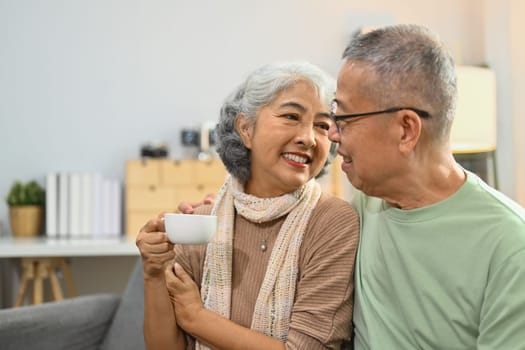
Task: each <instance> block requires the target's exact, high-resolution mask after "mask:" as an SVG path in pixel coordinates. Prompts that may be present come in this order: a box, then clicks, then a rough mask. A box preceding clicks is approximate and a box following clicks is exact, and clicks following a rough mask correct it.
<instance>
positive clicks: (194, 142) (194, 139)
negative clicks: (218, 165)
mask: <svg viewBox="0 0 525 350" xmlns="http://www.w3.org/2000/svg"><path fill="white" fill-rule="evenodd" d="M216 125H217V122H214V121H207V122H204V123H202V125H201V127H200V130H194V129H182V131H181V141H182V145H183V146H189V147H193V146H196V147H198V154H197V159H199V160H210V159H212V158H214V157H216V153H215V149H214V146H215V144H216V134H215V126H216Z"/></svg>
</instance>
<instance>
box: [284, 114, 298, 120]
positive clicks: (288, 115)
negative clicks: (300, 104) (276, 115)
mask: <svg viewBox="0 0 525 350" xmlns="http://www.w3.org/2000/svg"><path fill="white" fill-rule="evenodd" d="M283 118H286V119H290V120H299V116H298V115H296V114H284V115H283Z"/></svg>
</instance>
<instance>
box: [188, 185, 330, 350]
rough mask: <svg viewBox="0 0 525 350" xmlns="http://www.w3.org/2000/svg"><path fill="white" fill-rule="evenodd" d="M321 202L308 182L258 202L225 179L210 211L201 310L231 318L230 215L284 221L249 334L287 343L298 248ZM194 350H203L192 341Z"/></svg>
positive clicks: (264, 220)
mask: <svg viewBox="0 0 525 350" xmlns="http://www.w3.org/2000/svg"><path fill="white" fill-rule="evenodd" d="M320 196H321V188H320V186H319V184H318V183H317V182H316V181H315V180H310V181H309V182H308V183H306V184H305V185H304V186H302V187H301V188H299V189H298V190H296V191H295V192H292V193H288V194H285V195H282V196H280V197H276V198H257V197H254V196H252V195H248V194H246V193H244V192H243V186H242V185H241V184H240V183H239V182H238V181H237V180H236V179H235V178H233V177H231V176H228V178H227V179H226V182H225V184H224V185H223V187H222V188H221V191H220V193H219V195H218V197H217V200H216V201H215V204H214V207H213V209H212V214H214V215H217V217H218V223H217V233H216V235H215V238H214V240H213V241H212V242H210V243H209V244H208V247H207V251H206V257H205V260H204V271H203V276H202V286H201V298H202V301H203V303H204V306H205V307H206V308H207V309H209V310H211V311H213V312H215V313H217V314H219V315H221V316H223V317H225V318H228V319H229V318H230V310H231V281H232V254H233V226H234V220H235V209H236V210H237V212H238V213H239V215H241V216H243V217H245V218H246V219H248V220H250V221H252V222H255V223H262V222H267V221H271V220H274V219H277V218H279V217H281V216H283V215H288V216H287V217H286V219H285V221H284V223H283V225H282V227H281V230H280V231H279V235H278V237H277V240H276V242H275V244H274V248H273V250H272V255H271V256H270V260H269V263H268V267H267V269H266V274H265V276H264V280H263V282H262V285H261V290H260V292H259V295H258V297H257V301H256V303H255V309H254V314H253V317H252V324H251V329H253V330H256V331H258V332H261V333H263V334H266V335H268V336H271V337H274V338H277V339H279V340H282V341H286V339H287V335H288V329H289V325H290V316H291V312H292V306H293V302H294V295H295V286H296V282H297V273H298V259H299V248H300V246H301V243H302V240H303V235H304V232H305V231H306V225H307V224H308V221H309V219H310V216H311V214H312V211H313V209H314V208H315V206H316V204H317V202H318V201H319V198H320ZM196 349H197V350H204V349H208V348H207V347H206V346H204V345H202V344H200V343H199V342H198V341H197V343H196Z"/></svg>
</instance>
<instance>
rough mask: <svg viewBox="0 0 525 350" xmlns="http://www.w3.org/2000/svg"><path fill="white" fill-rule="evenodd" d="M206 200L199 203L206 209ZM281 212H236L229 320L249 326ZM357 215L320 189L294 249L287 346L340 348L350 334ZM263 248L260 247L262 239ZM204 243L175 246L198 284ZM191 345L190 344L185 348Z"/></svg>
mask: <svg viewBox="0 0 525 350" xmlns="http://www.w3.org/2000/svg"><path fill="white" fill-rule="evenodd" d="M210 210H211V206H203V207H201V208H199V213H201V214H203V213H209V212H210ZM283 222H284V217H282V218H280V219H277V220H274V221H271V222H267V223H262V224H254V223H252V222H250V221H248V220H246V219H245V218H243V217H241V216H240V215H236V217H235V233H234V242H233V269H232V279H233V280H232V302H231V304H232V310H231V320H232V321H234V322H236V323H238V324H239V325H241V326H244V327H247V328H249V327H250V324H251V320H252V314H253V310H254V306H255V301H256V300H257V295H258V293H259V288H260V286H261V284H262V281H263V279H264V274H265V271H266V266H267V265H268V259H269V258H270V254H271V249H272V248H273V244H274V242H275V239H276V237H277V235H278V233H279V229H280V227H281V225H282V224H283ZM358 235H359V219H358V216H357V214H356V212H355V210H354V209H353V208H352V207H351V206H350V204H348V203H347V202H345V201H343V200H340V199H338V198H335V197H331V196H329V195H326V194H323V195H322V196H321V199H320V200H319V203H318V204H317V206H316V208H315V210H314V212H313V213H312V217H311V219H310V223H309V225H308V227H307V229H306V232H305V235H304V239H303V243H302V245H301V248H300V253H299V278H298V281H297V288H296V295H295V302H294V306H293V311H292V320H291V323H290V332H289V334H288V340H287V343H286V345H287V348H288V349H309V350H315V349H339V347H340V344H341V341H342V340H343V339H346V338H348V337H349V335H350V327H351V320H352V302H353V272H354V261H355V254H356V250H357V244H358ZM263 239H264V240H266V243H267V246H268V249H267V250H266V252H262V251H261V249H260V245H261V240H263ZM205 252H206V245H202V246H189V245H186V246H182V245H180V246H176V247H175V253H176V258H175V259H176V260H177V261H178V262H179V264H181V266H182V267H183V268H184V269H185V270H186V271H187V272H188V273H189V274H190V276H192V277H193V280H194V281H195V282H196V283H197V285H198V286H199V288H200V284H201V279H202V270H203V264H204V257H205ZM191 348H192V347H191V346H190V349H191Z"/></svg>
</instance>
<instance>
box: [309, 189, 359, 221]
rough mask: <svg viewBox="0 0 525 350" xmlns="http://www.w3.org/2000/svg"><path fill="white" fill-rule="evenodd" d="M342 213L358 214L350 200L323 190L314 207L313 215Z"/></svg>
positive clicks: (330, 215)
mask: <svg viewBox="0 0 525 350" xmlns="http://www.w3.org/2000/svg"><path fill="white" fill-rule="evenodd" d="M341 214H345V215H350V216H357V212H356V210H355V209H354V207H353V206H352V205H351V204H350V203H349V202H348V201H346V200H344V199H341V198H339V197H335V196H334V195H332V194H330V193H326V192H323V193H322V194H321V198H319V202H318V203H317V205H316V207H315V209H314V212H313V215H321V216H323V217H334V216H336V217H339V216H340V215H341Z"/></svg>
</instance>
